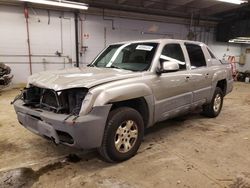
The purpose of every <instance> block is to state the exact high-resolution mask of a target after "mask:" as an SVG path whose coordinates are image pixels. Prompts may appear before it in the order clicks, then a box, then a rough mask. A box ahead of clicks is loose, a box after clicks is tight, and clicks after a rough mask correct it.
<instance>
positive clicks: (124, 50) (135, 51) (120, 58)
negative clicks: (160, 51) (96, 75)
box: [90, 42, 158, 71]
mask: <svg viewBox="0 0 250 188" xmlns="http://www.w3.org/2000/svg"><path fill="white" fill-rule="evenodd" d="M157 46H158V43H148V42H147V43H126V44H117V45H111V46H109V47H108V48H107V49H106V50H104V51H103V52H102V53H101V55H100V56H99V57H98V58H97V59H96V60H95V61H94V62H93V63H92V64H91V65H90V66H96V67H103V68H117V69H126V70H132V71H144V70H147V69H148V68H149V67H150V65H151V62H152V60H153V57H154V55H155V52H156V48H157Z"/></svg>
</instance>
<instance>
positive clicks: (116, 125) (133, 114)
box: [98, 107, 144, 162]
mask: <svg viewBox="0 0 250 188" xmlns="http://www.w3.org/2000/svg"><path fill="white" fill-rule="evenodd" d="M143 132H144V123H143V119H142V117H141V115H140V113H139V112H138V111H136V110H134V109H133V108H129V107H121V108H118V109H115V110H113V111H111V112H110V114H109V117H108V120H107V124H106V128H105V131H104V136H103V142H102V145H101V147H100V148H99V149H98V151H99V153H100V154H101V156H102V157H103V158H104V159H105V160H106V161H108V162H121V161H124V160H127V159H129V158H131V157H133V156H134V155H135V154H136V152H137V150H138V149H139V147H140V145H141V142H142V138H143Z"/></svg>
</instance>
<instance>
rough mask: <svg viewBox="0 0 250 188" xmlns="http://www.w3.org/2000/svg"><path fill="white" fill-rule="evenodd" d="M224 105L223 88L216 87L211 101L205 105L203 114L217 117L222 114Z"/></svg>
mask: <svg viewBox="0 0 250 188" xmlns="http://www.w3.org/2000/svg"><path fill="white" fill-rule="evenodd" d="M222 105H223V92H222V90H221V88H219V87H216V88H215V92H214V95H213V98H212V101H211V103H209V104H207V105H204V106H203V114H204V115H205V116H207V117H211V118H214V117H217V116H218V115H219V114H220V111H221V109H222Z"/></svg>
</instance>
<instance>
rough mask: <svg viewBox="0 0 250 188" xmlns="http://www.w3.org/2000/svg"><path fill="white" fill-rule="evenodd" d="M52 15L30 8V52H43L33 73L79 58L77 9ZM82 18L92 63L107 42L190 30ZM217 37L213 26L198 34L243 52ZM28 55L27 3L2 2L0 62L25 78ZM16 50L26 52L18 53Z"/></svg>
mask: <svg viewBox="0 0 250 188" xmlns="http://www.w3.org/2000/svg"><path fill="white" fill-rule="evenodd" d="M50 15H51V16H50V24H48V12H47V11H45V10H37V9H36V10H34V11H32V10H30V17H29V26H30V42H31V53H32V55H36V56H39V57H32V69H33V73H35V72H39V71H43V70H48V69H63V68H65V67H66V68H67V67H72V66H73V64H72V63H71V62H72V61H73V62H75V43H74V39H75V35H74V33H75V31H74V16H73V14H71V13H65V14H63V13H61V12H54V11H50ZM81 19H82V24H81V23H79V34H80V32H81V25H82V36H83V37H82V41H83V44H82V45H83V46H87V47H88V48H87V50H86V51H84V50H83V51H82V56H81V58H80V61H81V64H83V63H90V62H91V61H92V60H93V59H94V57H95V56H96V55H97V54H98V53H99V52H100V51H101V50H102V49H103V48H104V47H105V45H108V44H110V43H113V42H118V41H126V40H134V39H135V40H139V39H152V38H176V39H186V38H187V33H188V27H187V26H185V25H180V24H168V23H162V22H152V21H139V20H128V19H121V18H115V19H114V27H115V29H114V30H113V29H112V22H111V21H110V20H103V18H102V17H101V16H93V15H81ZM109 19H110V18H109ZM38 20H40V22H39V21H38ZM61 28H62V29H61ZM198 29H200V28H198ZM213 38H214V36H213V31H211V33H208V32H205V31H204V29H202V30H201V32H200V33H199V35H198V36H197V40H200V41H202V42H205V43H207V44H208V45H210V47H211V48H212V50H214V51H215V54H217V56H218V57H220V58H222V57H223V56H224V55H225V54H226V55H240V54H241V46H240V45H231V44H230V45H229V46H228V44H227V43H215V42H214V39H213ZM80 40H81V39H80ZM80 49H81V48H80ZM56 51H58V52H62V51H63V54H62V56H63V57H57V56H55V52H56ZM27 54H28V46H27V33H26V25H25V18H24V15H23V8H21V7H8V6H1V7H0V62H5V63H7V64H8V65H9V66H11V68H12V71H13V74H14V76H15V77H14V80H13V81H14V82H15V83H19V82H25V81H26V80H27V77H28V76H29V75H30V73H29V72H30V70H29V64H28V56H27ZM12 55H21V56H18V57H14V56H12ZM22 55H26V56H22ZM71 59H72V60H71Z"/></svg>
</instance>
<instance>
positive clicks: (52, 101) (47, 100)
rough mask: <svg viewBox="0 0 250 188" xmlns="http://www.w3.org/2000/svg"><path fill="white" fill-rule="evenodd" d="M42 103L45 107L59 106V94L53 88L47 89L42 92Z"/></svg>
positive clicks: (55, 107) (53, 107) (54, 107)
mask: <svg viewBox="0 0 250 188" xmlns="http://www.w3.org/2000/svg"><path fill="white" fill-rule="evenodd" d="M41 105H42V106H44V107H48V108H52V109H57V108H58V107H59V101H58V96H57V94H56V93H55V92H54V91H53V90H49V89H45V90H44V91H43V94H42V98H41Z"/></svg>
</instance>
